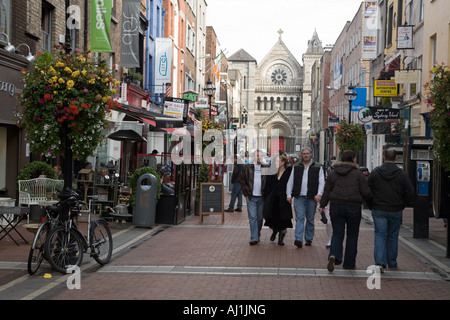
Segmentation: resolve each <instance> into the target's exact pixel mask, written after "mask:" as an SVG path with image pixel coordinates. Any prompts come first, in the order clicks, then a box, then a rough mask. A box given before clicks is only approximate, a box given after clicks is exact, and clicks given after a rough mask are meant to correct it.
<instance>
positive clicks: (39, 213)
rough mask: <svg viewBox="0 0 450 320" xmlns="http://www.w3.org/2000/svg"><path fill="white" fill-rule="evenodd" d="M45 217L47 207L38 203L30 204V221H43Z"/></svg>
mask: <svg viewBox="0 0 450 320" xmlns="http://www.w3.org/2000/svg"><path fill="white" fill-rule="evenodd" d="M44 217H45V209H44V208H42V207H41V206H38V205H31V206H30V222H41V220H42V218H44Z"/></svg>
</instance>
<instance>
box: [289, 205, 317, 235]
mask: <svg viewBox="0 0 450 320" xmlns="http://www.w3.org/2000/svg"><path fill="white" fill-rule="evenodd" d="M316 208H317V202H316V200H314V199H308V198H306V197H305V196H300V197H295V198H294V211H295V240H300V241H302V242H303V233H304V234H305V240H309V241H312V240H313V238H314V215H315V214H316ZM305 218H306V227H305Z"/></svg>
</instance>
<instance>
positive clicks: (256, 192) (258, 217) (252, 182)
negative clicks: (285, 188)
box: [240, 150, 266, 246]
mask: <svg viewBox="0 0 450 320" xmlns="http://www.w3.org/2000/svg"><path fill="white" fill-rule="evenodd" d="M263 157H264V155H263V153H262V152H261V151H260V150H255V151H254V153H253V158H252V159H253V162H252V163H249V164H247V165H244V166H243V167H242V172H241V176H240V183H241V188H242V194H243V195H244V196H245V197H246V200H247V211H248V220H249V224H250V245H252V246H253V245H255V244H258V242H259V238H260V235H261V228H262V225H263V209H264V198H263V196H264V187H265V183H266V175H264V174H262V171H261V169H262V168H263V167H264V165H263V164H262V159H263Z"/></svg>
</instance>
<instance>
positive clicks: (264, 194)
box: [225, 147, 415, 272]
mask: <svg viewBox="0 0 450 320" xmlns="http://www.w3.org/2000/svg"><path fill="white" fill-rule="evenodd" d="M395 159H396V151H395V150H394V149H386V150H385V152H384V154H383V165H381V166H379V167H377V168H375V169H374V170H373V171H372V173H371V174H370V175H369V177H368V178H367V177H365V176H364V175H363V173H362V172H361V171H360V170H359V166H358V165H357V163H356V154H355V152H353V151H350V150H347V151H344V152H343V153H342V155H341V158H340V160H339V161H338V160H336V159H333V161H332V163H331V165H330V169H329V170H327V171H325V170H324V168H323V166H322V165H321V164H320V163H317V162H316V161H314V159H312V150H311V149H310V148H309V147H304V148H303V149H302V150H301V159H300V161H299V162H297V163H295V164H294V163H292V161H291V160H290V159H289V158H288V157H287V156H286V154H284V153H283V152H281V151H280V154H279V156H278V157H277V158H276V160H275V161H276V168H277V172H276V173H275V174H269V175H266V174H264V173H262V172H263V171H264V168H266V167H269V166H268V164H266V163H265V161H264V154H263V153H262V152H261V151H260V150H255V151H254V153H253V155H252V158H251V161H249V162H248V163H246V164H238V163H237V162H236V158H235V166H234V170H233V174H232V180H231V183H232V194H231V201H230V204H229V207H228V209H227V210H225V211H226V212H234V211H237V212H241V211H242V197H245V198H246V203H247V211H248V219H249V225H250V242H249V244H250V245H251V246H254V245H257V244H258V243H259V241H260V237H261V229H262V226H263V225H265V226H268V227H269V228H270V229H271V230H272V234H271V236H270V241H275V239H276V237H277V235H278V245H280V246H283V245H285V243H284V238H285V236H286V233H287V230H288V229H294V236H295V240H294V245H295V246H297V247H298V248H302V247H303V245H305V246H311V245H312V242H313V239H314V231H315V226H314V218H315V214H316V213H317V212H319V213H320V215H321V221H322V222H323V223H324V224H325V225H326V231H327V235H328V242H327V244H326V248H327V249H329V254H328V263H327V269H328V270H329V271H330V272H332V271H333V270H334V267H335V265H339V264H341V263H342V267H343V268H344V269H354V268H355V265H356V256H357V251H358V250H357V248H358V236H359V228H360V223H361V218H362V205H363V203H364V202H365V203H366V205H367V206H368V207H369V209H371V210H372V217H373V221H374V230H375V237H374V238H375V241H374V260H375V264H376V265H377V267H379V269H380V272H383V270H384V269H385V268H387V267H389V268H396V267H397V253H398V235H399V230H400V224H401V216H402V211H403V209H404V208H405V207H410V206H412V205H413V202H414V199H415V192H414V189H413V187H412V184H411V182H410V181H409V178H408V176H407V175H406V174H405V173H404V172H403V171H402V170H401V169H400V168H399V167H398V166H397V165H396V164H395ZM236 200H237V207H236V209H234V205H235V203H236ZM293 218H295V227H294V225H293V223H292V219H293ZM345 237H346V238H347V239H346V241H345V248H344V238H345Z"/></svg>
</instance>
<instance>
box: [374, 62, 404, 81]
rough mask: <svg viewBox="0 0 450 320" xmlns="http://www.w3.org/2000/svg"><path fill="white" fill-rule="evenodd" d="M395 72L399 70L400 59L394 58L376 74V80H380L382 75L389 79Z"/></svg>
mask: <svg viewBox="0 0 450 320" xmlns="http://www.w3.org/2000/svg"><path fill="white" fill-rule="evenodd" d="M397 70H400V57H397V58H395V59H394V60H392V61H391V62H390V63H389V64H387V65H385V66H384V67H383V69H381V71H380V72H379V73H378V79H380V78H381V77H382V76H383V75H387V76H389V78H391V77H393V76H394V72H395V71H397Z"/></svg>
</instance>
